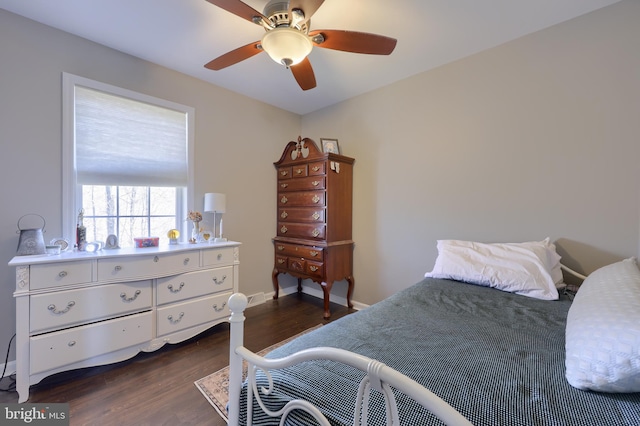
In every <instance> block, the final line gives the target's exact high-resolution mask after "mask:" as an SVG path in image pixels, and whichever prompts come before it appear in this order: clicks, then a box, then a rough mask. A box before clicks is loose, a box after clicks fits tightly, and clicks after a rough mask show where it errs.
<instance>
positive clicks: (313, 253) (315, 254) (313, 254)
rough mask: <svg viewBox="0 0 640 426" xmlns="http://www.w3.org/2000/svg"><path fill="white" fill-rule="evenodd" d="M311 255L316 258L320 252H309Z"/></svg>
mask: <svg viewBox="0 0 640 426" xmlns="http://www.w3.org/2000/svg"><path fill="white" fill-rule="evenodd" d="M309 254H310V255H311V257H316V256H318V254H319V252H317V251H315V250H311V251H310V252H309Z"/></svg>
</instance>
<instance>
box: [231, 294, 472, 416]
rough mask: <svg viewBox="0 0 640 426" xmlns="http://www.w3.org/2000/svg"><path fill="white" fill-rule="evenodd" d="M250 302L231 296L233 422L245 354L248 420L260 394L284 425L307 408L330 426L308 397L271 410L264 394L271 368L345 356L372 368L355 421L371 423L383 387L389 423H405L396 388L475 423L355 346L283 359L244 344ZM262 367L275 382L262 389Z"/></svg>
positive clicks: (359, 397) (439, 410) (434, 408)
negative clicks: (372, 403) (374, 395)
mask: <svg viewBox="0 0 640 426" xmlns="http://www.w3.org/2000/svg"><path fill="white" fill-rule="evenodd" d="M246 307H247V297H246V296H245V295H244V294H242V293H236V294H234V295H232V296H231V297H230V298H229V309H230V310H231V317H230V318H229V322H230V329H231V340H230V346H229V423H228V424H229V425H232V426H236V425H237V424H238V422H239V416H240V393H241V388H242V384H243V377H242V360H243V359H245V360H246V361H247V363H248V365H249V367H248V373H247V374H248V376H247V380H248V388H247V399H248V401H249V402H248V404H247V409H248V411H247V425H251V424H252V418H253V413H252V407H253V403H252V402H251V401H253V398H255V399H256V401H257V402H258V404H259V406H260V408H261V409H262V410H263V411H264V412H265V413H266V414H268V415H269V416H271V417H276V418H277V417H279V418H280V424H281V425H283V424H284V421H285V419H286V418H287V416H288V415H289V413H291V412H292V411H293V410H304V411H306V412H307V413H309V414H310V415H312V416H313V417H314V418H315V419H316V420H317V421H318V423H319V424H320V425H323V426H325V425H326V426H328V425H329V421H328V420H327V419H326V417H325V416H324V415H323V414H322V413H321V412H320V410H319V409H318V408H317V407H315V406H314V405H313V404H311V403H310V402H308V401H304V400H293V401H289V402H288V403H287V404H286V405H284V406H283V407H282V408H281V409H280V410H278V411H270V410H269V409H267V407H266V406H265V405H264V403H263V402H262V399H261V394H265V395H266V394H269V393H270V392H272V390H273V386H274V383H273V381H272V378H271V375H270V374H269V371H270V370H278V369H282V368H286V367H290V366H292V365H295V364H299V363H301V362H305V361H312V360H320V359H325V360H331V361H335V362H340V363H343V364H346V365H350V366H351V367H354V368H357V369H359V370H361V371H363V372H365V373H366V375H365V376H364V378H363V379H362V381H361V382H360V386H359V387H358V394H357V396H356V405H355V407H354V416H353V425H354V426H357V425H366V424H367V420H368V416H369V395H370V390H371V389H374V390H376V391H378V392H380V393H381V394H382V395H383V397H384V401H385V411H386V424H387V425H392V426H399V425H400V422H399V418H398V408H397V404H396V401H395V398H394V396H393V392H392V390H391V389H392V388H395V389H396V390H398V391H401V392H403V393H404V394H406V395H407V396H409V397H411V398H413V399H414V400H415V401H416V402H418V403H419V404H421V405H422V406H423V407H425V408H426V409H427V410H429V411H430V412H431V413H433V414H434V415H435V416H436V417H437V418H438V419H440V420H441V421H443V422H444V423H445V424H447V425H456V426H458V425H459V426H470V425H471V423H470V422H469V421H468V420H467V419H466V418H465V417H464V416H463V415H462V414H460V413H459V412H458V411H456V410H455V409H454V408H453V407H451V406H450V405H449V404H447V403H446V402H445V401H444V400H442V399H441V398H440V397H438V396H437V395H435V394H434V393H432V392H431V391H429V390H428V389H427V388H425V387H424V386H422V385H421V384H419V383H417V382H416V381H415V380H413V379H411V378H409V377H407V376H405V375H404V374H402V373H400V372H398V371H396V370H394V369H393V368H391V367H389V366H387V365H385V364H383V363H381V362H379V361H376V360H374V359H371V358H368V357H365V356H362V355H358V354H356V353H354V352H349V351H346V350H344V349H337V348H330V347H318V348H311V349H306V350H302V351H299V352H296V353H295V354H292V355H289V356H287V357H284V358H280V359H266V358H263V357H261V356H259V355H256V354H255V353H253V352H251V351H250V350H248V349H247V348H245V347H244V346H243V340H244V320H245V317H244V310H245V308H246ZM258 370H262V371H263V372H264V373H265V374H266V376H267V379H268V380H269V387H268V388H265V387H261V388H260V389H258V385H257V383H256V372H257V371H258Z"/></svg>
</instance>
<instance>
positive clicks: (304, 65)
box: [205, 0, 397, 90]
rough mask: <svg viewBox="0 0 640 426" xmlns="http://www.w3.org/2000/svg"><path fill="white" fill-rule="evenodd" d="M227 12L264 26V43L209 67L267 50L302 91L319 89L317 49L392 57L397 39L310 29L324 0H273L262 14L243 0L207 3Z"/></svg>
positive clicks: (230, 54) (219, 59)
mask: <svg viewBox="0 0 640 426" xmlns="http://www.w3.org/2000/svg"><path fill="white" fill-rule="evenodd" d="M207 1H208V2H209V3H211V4H213V5H215V6H218V7H220V8H222V9H224V10H226V11H227V12H231V13H233V14H234V15H237V16H239V17H240V18H243V19H246V20H247V21H250V22H253V23H254V24H256V25H260V26H262V27H263V28H264V29H265V31H266V33H265V34H264V36H263V37H262V39H261V40H259V41H255V42H253V43H249V44H247V45H245V46H242V47H239V48H237V49H235V50H232V51H230V52H227V53H225V54H224V55H222V56H219V57H217V58H216V59H214V60H212V61H211V62H209V63H207V64H205V67H206V68H208V69H211V70H216V71H217V70H221V69H223V68H226V67H228V66H231V65H234V64H237V63H238V62H241V61H244V60H245V59H248V58H250V57H252V56H254V55H257V54H258V53H260V52H262V51H265V52H267V54H268V55H269V56H270V57H271V59H273V60H274V61H275V62H277V63H279V64H282V65H284V66H285V67H286V68H289V69H291V72H292V73H293V76H294V78H295V79H296V81H297V82H298V85H300V88H302V90H309V89H313V88H314V87H316V77H315V75H314V73H313V68H312V67H311V63H310V62H309V58H308V57H307V55H309V53H311V49H313V46H318V47H322V48H325V49H333V50H342V51H344V52H353V53H367V54H372V55H389V54H391V52H393V49H394V48H395V47H396V42H397V40H396V39H394V38H390V37H385V36H381V35H377V34H369V33H362V32H357V31H346V30H313V31H310V30H309V24H310V21H309V19H310V18H311V16H312V15H313V14H314V13H315V12H316V11H317V10H318V8H319V7H320V6H322V3H324V0H289V1H286V0H271V1H269V3H268V4H267V5H266V6H265V8H264V12H263V13H260V12H258V11H257V10H255V9H254V8H252V7H251V6H249V5H248V4H246V3H244V2H242V1H240V0H207Z"/></svg>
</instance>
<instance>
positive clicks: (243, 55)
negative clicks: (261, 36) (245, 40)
mask: <svg viewBox="0 0 640 426" xmlns="http://www.w3.org/2000/svg"><path fill="white" fill-rule="evenodd" d="M259 45H260V42H259V41H254V42H253V43H249V44H247V45H246V46H242V47H238V48H237V49H235V50H232V51H231V52H227V53H225V54H224V55H222V56H218V57H217V58H216V59H214V60H213V61H211V62H208V63H207V64H205V66H204V67H205V68H208V69H210V70H214V71H219V70H221V69H223V68H226V67H228V66H231V65H234V64H237V63H238V62H240V61H244V60H245V59H249V58H250V57H252V56H253V55H257V54H258V53H260V52H262V49H260V48H259V47H258V46H259Z"/></svg>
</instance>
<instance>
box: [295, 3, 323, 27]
mask: <svg viewBox="0 0 640 426" xmlns="http://www.w3.org/2000/svg"><path fill="white" fill-rule="evenodd" d="M322 3H324V0H289V17H291V16H292V15H291V11H292V10H293V9H300V10H302V11H303V12H304V21H302V22H307V21H308V20H309V19H310V18H311V16H312V15H313V14H314V13H316V10H318V9H319V8H320V6H322Z"/></svg>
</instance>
